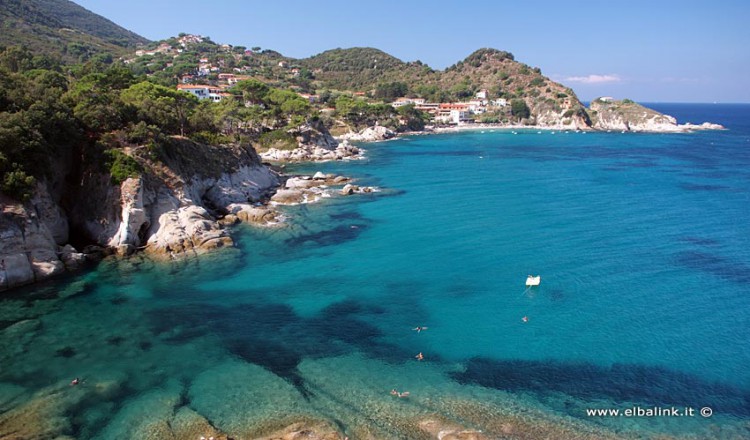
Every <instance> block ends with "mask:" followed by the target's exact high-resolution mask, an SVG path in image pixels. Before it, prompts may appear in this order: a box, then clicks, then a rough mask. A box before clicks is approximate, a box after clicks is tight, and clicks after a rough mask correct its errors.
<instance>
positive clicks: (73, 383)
mask: <svg viewBox="0 0 750 440" xmlns="http://www.w3.org/2000/svg"><path fill="white" fill-rule="evenodd" d="M79 383H81V379H79V378H77V377H76V378H75V379H73V380H71V381H70V384H71V385H78V384H79Z"/></svg>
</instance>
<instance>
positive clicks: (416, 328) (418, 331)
mask: <svg viewBox="0 0 750 440" xmlns="http://www.w3.org/2000/svg"><path fill="white" fill-rule="evenodd" d="M427 329H428V327H422V326H419V327H415V328H413V329H412V330H415V331H416V332H417V333H422V330H427Z"/></svg>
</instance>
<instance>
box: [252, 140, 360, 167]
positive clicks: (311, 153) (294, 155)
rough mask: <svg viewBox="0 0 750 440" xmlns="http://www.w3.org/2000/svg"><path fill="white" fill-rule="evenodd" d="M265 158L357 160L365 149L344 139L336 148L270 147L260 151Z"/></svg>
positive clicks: (279, 160)
mask: <svg viewBox="0 0 750 440" xmlns="http://www.w3.org/2000/svg"><path fill="white" fill-rule="evenodd" d="M260 157H261V158H262V159H263V160H266V161H271V162H329V161H335V160H355V159H363V158H364V150H363V149H361V148H358V147H355V146H353V145H350V144H349V143H348V142H346V141H344V142H342V143H340V144H338V145H337V146H336V148H335V149H328V148H322V147H318V146H314V145H301V146H300V147H298V148H295V149H293V150H280V149H277V148H270V149H268V150H267V151H265V152H263V153H260Z"/></svg>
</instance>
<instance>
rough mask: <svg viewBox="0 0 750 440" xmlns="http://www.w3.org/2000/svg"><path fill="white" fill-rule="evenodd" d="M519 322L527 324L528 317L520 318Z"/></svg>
mask: <svg viewBox="0 0 750 440" xmlns="http://www.w3.org/2000/svg"><path fill="white" fill-rule="evenodd" d="M521 321H523V322H529V317H528V316H524V317H523V318H521Z"/></svg>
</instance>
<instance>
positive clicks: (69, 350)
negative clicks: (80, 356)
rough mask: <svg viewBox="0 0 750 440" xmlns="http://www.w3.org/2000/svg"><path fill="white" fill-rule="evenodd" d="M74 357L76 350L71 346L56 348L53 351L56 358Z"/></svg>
mask: <svg viewBox="0 0 750 440" xmlns="http://www.w3.org/2000/svg"><path fill="white" fill-rule="evenodd" d="M75 355H76V349H75V348H73V347H71V346H67V347H63V348H58V349H57V350H56V351H55V356H57V357H64V358H72V357H73V356H75Z"/></svg>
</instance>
